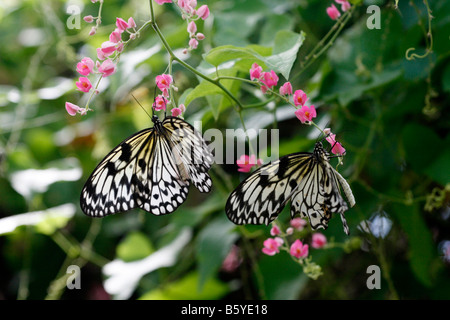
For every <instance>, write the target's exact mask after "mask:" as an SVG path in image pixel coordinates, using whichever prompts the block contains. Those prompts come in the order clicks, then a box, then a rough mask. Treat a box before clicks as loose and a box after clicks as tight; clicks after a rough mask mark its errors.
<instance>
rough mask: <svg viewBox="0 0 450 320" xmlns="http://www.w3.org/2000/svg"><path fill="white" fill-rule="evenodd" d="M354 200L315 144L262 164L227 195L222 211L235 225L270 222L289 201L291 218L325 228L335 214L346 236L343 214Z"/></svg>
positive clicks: (347, 231) (319, 144) (345, 182)
mask: <svg viewBox="0 0 450 320" xmlns="http://www.w3.org/2000/svg"><path fill="white" fill-rule="evenodd" d="M341 187H342V189H343V190H344V193H345V195H346V197H347V199H348V201H349V203H350V206H351V207H353V206H354V205H355V198H354V196H353V193H352V191H351V189H350V186H349V184H348V183H347V181H346V180H345V179H344V178H343V177H342V176H341V175H340V174H339V172H337V171H336V170H335V169H334V168H333V167H332V166H331V164H330V155H329V154H328V152H327V151H325V149H324V148H323V145H322V142H320V141H319V142H317V143H316V144H315V147H314V151H313V152H312V153H310V152H299V153H293V154H288V155H286V156H283V157H281V158H279V159H278V160H276V161H274V162H272V163H269V164H267V165H264V166H262V167H260V168H259V169H257V170H256V171H254V172H253V173H252V174H251V175H250V176H248V177H247V178H246V179H245V180H243V181H242V182H241V183H240V184H239V186H238V187H237V188H236V189H235V190H234V191H233V192H232V193H231V194H230V196H229V198H228V200H227V203H226V207H225V211H226V214H227V216H228V218H229V219H230V220H231V221H232V222H234V223H235V224H266V225H268V224H269V223H271V222H272V221H273V220H275V218H277V216H278V215H279V214H280V212H281V211H282V210H283V208H284V207H285V205H286V203H287V202H288V201H289V200H290V201H291V218H294V216H295V215H297V213H299V214H300V215H301V217H304V218H308V220H309V222H310V225H311V227H312V229H314V230H315V229H318V228H323V229H326V228H327V227H328V221H329V220H330V219H331V216H332V214H333V213H339V214H340V216H341V219H342V223H343V226H344V232H345V233H346V234H347V235H348V234H349V233H350V231H349V228H348V225H347V221H346V219H345V215H344V212H345V211H347V210H348V205H347V203H346V202H345V200H344V199H343V198H342V196H341V193H340V188H341Z"/></svg>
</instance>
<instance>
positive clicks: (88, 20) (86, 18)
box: [83, 15, 94, 23]
mask: <svg viewBox="0 0 450 320" xmlns="http://www.w3.org/2000/svg"><path fill="white" fill-rule="evenodd" d="M83 20H84V21H86V22H87V23H92V22H93V21H94V17H93V16H91V15H89V16H85V17H83Z"/></svg>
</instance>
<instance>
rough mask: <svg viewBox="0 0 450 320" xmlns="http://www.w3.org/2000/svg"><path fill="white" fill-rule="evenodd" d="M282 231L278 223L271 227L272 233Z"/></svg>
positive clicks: (274, 234)
mask: <svg viewBox="0 0 450 320" xmlns="http://www.w3.org/2000/svg"><path fill="white" fill-rule="evenodd" d="M280 233H281V230H280V227H278V226H277V225H276V224H275V225H273V226H272V228H271V229H270V235H272V236H277V235H279V234H280Z"/></svg>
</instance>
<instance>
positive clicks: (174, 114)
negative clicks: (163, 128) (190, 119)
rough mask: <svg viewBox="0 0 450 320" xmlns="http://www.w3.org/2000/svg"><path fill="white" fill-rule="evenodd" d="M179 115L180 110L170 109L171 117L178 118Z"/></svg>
mask: <svg viewBox="0 0 450 320" xmlns="http://www.w3.org/2000/svg"><path fill="white" fill-rule="evenodd" d="M180 114H182V112H181V109H180V108H173V109H172V117H178V116H179V115H180Z"/></svg>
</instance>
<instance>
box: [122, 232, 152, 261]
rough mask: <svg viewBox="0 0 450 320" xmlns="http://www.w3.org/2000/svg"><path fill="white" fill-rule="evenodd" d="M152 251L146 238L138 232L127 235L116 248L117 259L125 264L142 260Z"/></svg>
mask: <svg viewBox="0 0 450 320" xmlns="http://www.w3.org/2000/svg"><path fill="white" fill-rule="evenodd" d="M154 251H155V250H154V248H153V246H152V243H151V242H150V240H149V239H148V237H147V236H146V235H145V234H143V233H142V232H139V231H134V232H131V233H129V234H128V235H127V236H126V237H125V239H123V240H122V241H121V242H120V243H119V245H118V246H117V248H116V254H117V257H118V258H119V259H122V260H123V261H125V262H130V261H135V260H140V259H143V258H145V257H147V256H149V255H150V254H152V253H153V252H154Z"/></svg>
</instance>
